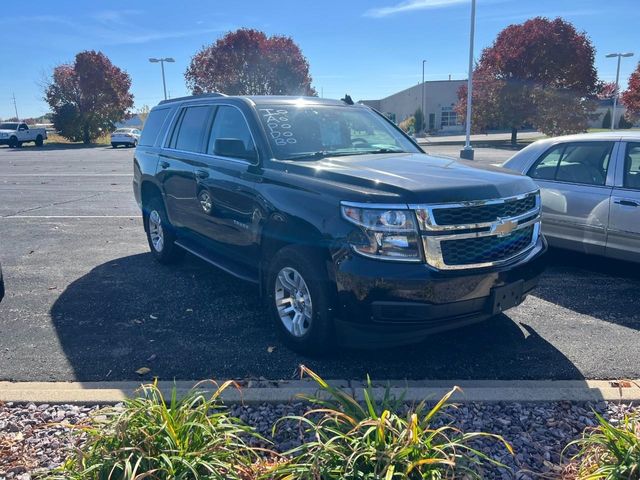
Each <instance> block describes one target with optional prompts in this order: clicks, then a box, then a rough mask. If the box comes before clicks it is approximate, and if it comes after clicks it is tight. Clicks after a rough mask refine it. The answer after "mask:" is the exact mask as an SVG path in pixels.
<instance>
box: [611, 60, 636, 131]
mask: <svg viewBox="0 0 640 480" xmlns="http://www.w3.org/2000/svg"><path fill="white" fill-rule="evenodd" d="M614 57H618V69H617V70H616V91H615V93H614V95H613V115H612V117H611V130H613V127H614V126H615V124H616V107H617V106H618V80H620V59H621V58H622V57H633V53H632V52H627V53H610V54H609V55H607V58H614Z"/></svg>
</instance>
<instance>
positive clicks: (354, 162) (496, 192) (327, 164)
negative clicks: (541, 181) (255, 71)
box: [287, 153, 538, 203]
mask: <svg viewBox="0 0 640 480" xmlns="http://www.w3.org/2000/svg"><path fill="white" fill-rule="evenodd" d="M287 170H288V171H289V173H297V174H300V175H304V176H305V177H308V176H313V177H315V178H317V179H323V180H327V181H331V182H337V183H342V184H347V185H350V186H358V187H361V188H363V189H367V190H374V191H378V192H380V193H388V194H391V195H394V196H397V197H398V198H401V199H402V201H403V202H406V203H447V202H461V201H472V200H488V199H494V198H502V197H512V196H515V195H520V194H522V193H527V192H530V191H533V190H537V188H538V187H537V185H536V184H535V183H534V182H533V181H532V180H531V179H530V178H528V177H525V176H523V175H521V174H519V173H516V172H513V171H509V170H506V169H503V168H500V167H490V166H481V165H478V164H476V163H474V162H469V161H461V160H453V159H449V158H441V157H433V156H430V155H426V154H423V153H401V154H397V153H395V154H371V155H357V156H356V155H353V156H348V157H328V158H325V159H322V160H317V161H313V162H307V161H305V162H295V166H294V164H290V166H289V167H288V168H287ZM345 200H348V199H345ZM371 201H375V199H374V198H371Z"/></svg>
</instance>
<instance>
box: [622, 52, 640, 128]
mask: <svg viewBox="0 0 640 480" xmlns="http://www.w3.org/2000/svg"><path fill="white" fill-rule="evenodd" d="M621 98H622V103H623V104H624V106H625V107H627V114H626V117H627V118H628V119H629V120H636V119H638V118H640V62H638V67H637V68H636V69H635V70H634V72H633V73H632V74H631V77H629V87H628V88H627V89H626V90H625V91H624V93H623V94H622V97H621Z"/></svg>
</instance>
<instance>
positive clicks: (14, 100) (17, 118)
mask: <svg viewBox="0 0 640 480" xmlns="http://www.w3.org/2000/svg"><path fill="white" fill-rule="evenodd" d="M12 95H13V108H14V110H15V111H16V120H17V121H20V117H19V116H18V104H17V103H16V94H15V93H12Z"/></svg>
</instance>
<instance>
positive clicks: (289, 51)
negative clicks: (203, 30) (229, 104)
mask: <svg viewBox="0 0 640 480" xmlns="http://www.w3.org/2000/svg"><path fill="white" fill-rule="evenodd" d="M184 76H185V79H186V81H187V86H188V87H189V88H190V89H191V91H192V92H193V93H194V94H199V93H203V92H221V93H226V94H227V95H315V93H316V92H315V90H314V89H313V87H311V76H310V75H309V63H308V62H307V59H306V58H305V57H304V55H303V54H302V51H301V50H300V48H299V47H298V45H296V43H295V42H294V41H293V40H292V39H291V38H290V37H284V36H277V35H276V36H271V37H267V36H266V35H265V34H264V33H263V32H261V31H258V30H253V29H247V28H242V29H239V30H236V31H235V32H229V33H227V34H226V35H225V36H224V37H222V38H220V39H218V40H217V41H216V42H215V43H213V44H212V45H209V46H207V47H204V48H203V49H202V50H200V51H199V52H198V53H196V55H195V56H194V57H193V58H192V59H191V64H190V65H189V68H187V71H186V72H185V75H184Z"/></svg>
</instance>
